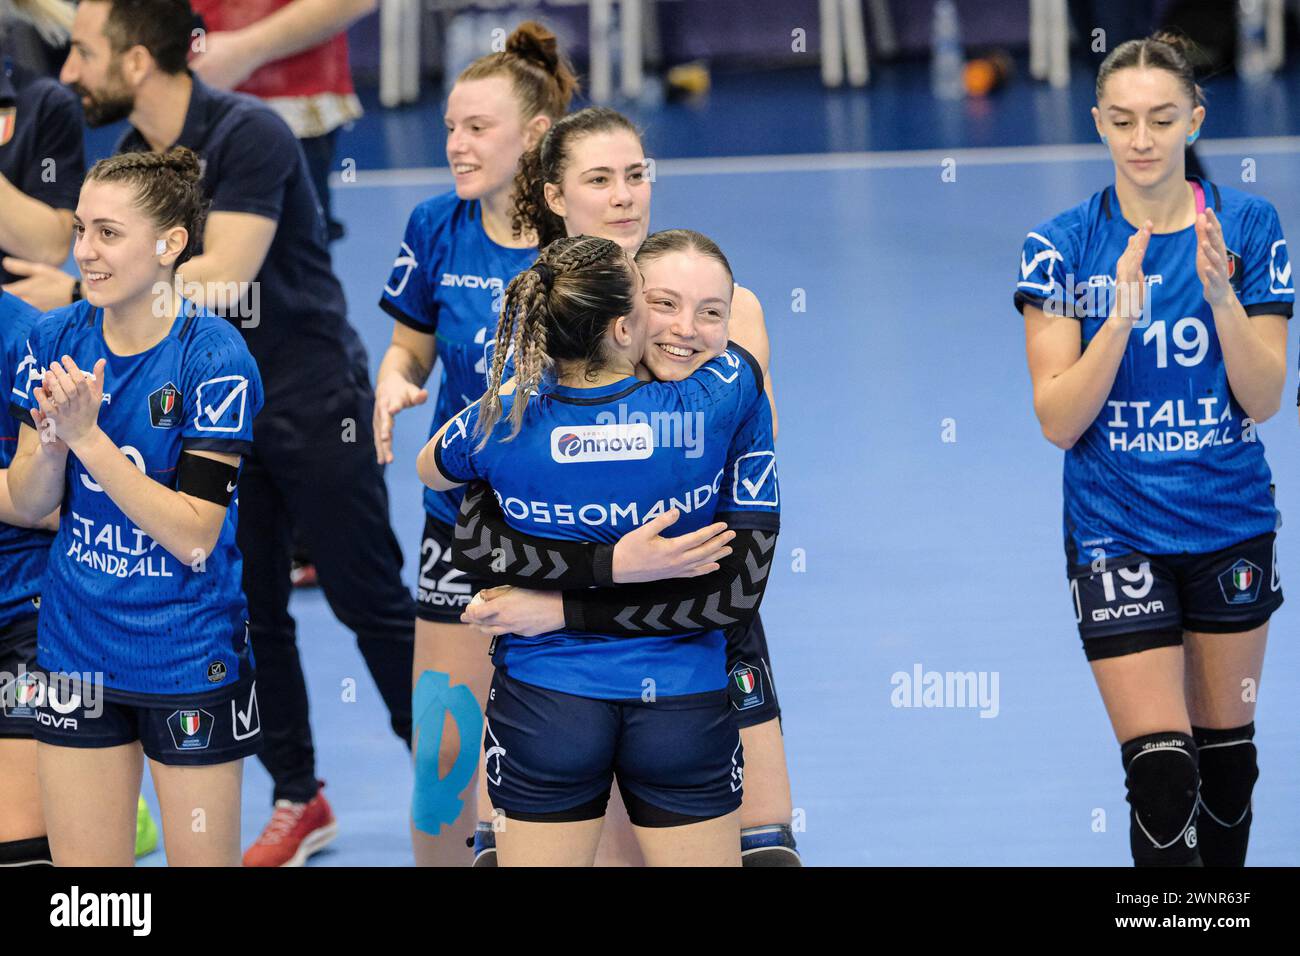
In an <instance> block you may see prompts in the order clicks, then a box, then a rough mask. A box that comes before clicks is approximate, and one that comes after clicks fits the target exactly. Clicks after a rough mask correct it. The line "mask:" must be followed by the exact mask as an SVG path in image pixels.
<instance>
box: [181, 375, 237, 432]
mask: <svg viewBox="0 0 1300 956" xmlns="http://www.w3.org/2000/svg"><path fill="white" fill-rule="evenodd" d="M194 404H195V415H194V427H195V429H196V430H198V431H201V432H227V433H229V432H240V431H243V428H244V408H245V406H246V405H247V404H248V379H246V378H245V377H244V376H242V375H219V376H217V377H216V378H210V379H208V380H207V381H206V382H203V383H202V384H201V385H199V388H198V392H197V394H196V395H195V402H194Z"/></svg>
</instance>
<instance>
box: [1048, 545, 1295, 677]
mask: <svg viewBox="0 0 1300 956" xmlns="http://www.w3.org/2000/svg"><path fill="white" fill-rule="evenodd" d="M1068 573H1069V576H1070V591H1071V595H1072V597H1073V599H1074V615H1075V620H1076V622H1077V623H1078V625H1079V637H1080V638H1081V639H1082V640H1083V651H1084V655H1085V656H1086V657H1087V658H1088V660H1090V661H1096V660H1102V659H1105V658H1108V657H1121V656H1124V655H1126V654H1136V653H1138V652H1140V651H1146V650H1151V649H1152V648H1156V647H1177V646H1179V645H1181V644H1182V643H1183V632H1184V631H1197V632H1201V633H1206V634H1237V633H1241V632H1243V631H1251V630H1254V629H1255V628H1257V627H1259V626H1260V625H1262V624H1264V623H1266V622H1267V621H1268V619H1269V618H1270V617H1271V616H1272V614H1273V612H1274V611H1276V610H1277V609H1278V608H1279V607H1281V606H1282V583H1281V581H1280V580H1279V578H1278V572H1277V536H1276V534H1275V533H1274V532H1272V531H1270V532H1268V533H1267V534H1262V535H1259V536H1258V537H1255V538H1250V539H1249V540H1247V541H1243V542H1241V543H1240V544H1236V545H1233V546H1231V547H1228V548H1223V549H1222V550H1219V551H1211V552H1209V553H1207V554H1141V553H1137V554H1130V555H1127V556H1125V557H1122V558H1118V559H1116V560H1114V561H1112V562H1109V565H1108V567H1107V568H1106V569H1105V570H1101V569H1097V570H1095V571H1094V570H1093V569H1092V567H1091V566H1089V565H1086V564H1085V565H1079V566H1077V567H1071V568H1069V569H1068Z"/></svg>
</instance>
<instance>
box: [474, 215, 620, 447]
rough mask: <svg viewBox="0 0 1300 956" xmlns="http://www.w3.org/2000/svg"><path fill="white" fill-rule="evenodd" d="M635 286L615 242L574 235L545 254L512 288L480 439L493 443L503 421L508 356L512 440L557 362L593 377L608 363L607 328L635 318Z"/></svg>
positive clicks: (482, 407) (552, 245) (491, 372)
mask: <svg viewBox="0 0 1300 956" xmlns="http://www.w3.org/2000/svg"><path fill="white" fill-rule="evenodd" d="M635 295H636V282H635V280H634V278H633V276H632V263H631V261H630V260H629V259H628V256H627V253H625V252H624V251H623V249H622V247H621V246H620V245H619V244H618V243H616V242H613V241H611V240H609V239H599V238H597V237H595V236H574V237H572V238H564V239H557V240H556V241H555V242H552V243H550V244H549V245H547V246H546V248H544V249H543V250H542V251H541V253H540V254H539V255H538V257H537V262H536V263H535V264H534V265H533V267H532V268H529V269H526V270H525V271H523V272H521V273H519V275H517V276H515V277H514V278H513V279H511V280H510V284H509V285H508V286H506V294H505V301H504V303H503V305H502V307H501V319H500V321H499V322H498V323H497V335H496V351H495V352H494V353H493V355H492V367H491V369H489V370H488V386H487V391H486V392H485V393H484V395H483V398H482V399H481V401H480V406H479V419H478V427H477V430H476V431H477V433H478V434H481V435H482V436H483V439H482V441H480V442H479V446H478V447H480V448H482V447H483V446H484V445H486V444H487V440H488V436H489V435H490V434H491V433H492V428H493V426H495V425H496V423H497V421H498V419H500V417H501V395H500V392H501V376H502V374H503V373H504V372H505V365H506V356H507V355H508V354H509V353H510V352H511V350H512V349H513V351H514V359H515V392H514V405H513V407H512V408H511V409H510V422H511V426H512V428H511V431H510V435H509V436H508V437H507V438H506V439H504V440H505V441H509V440H510V439H511V438H514V437H515V436H516V435H518V434H519V428H520V426H521V425H522V424H523V418H524V409H525V407H526V406H527V405H528V398H529V396H530V395H532V394H533V392H535V391H536V390H537V386H538V383H540V382H541V379H542V373H543V372H544V371H546V369H547V368H548V367H549V366H551V365H552V364H553V363H555V362H581V363H582V365H583V373H584V374H585V375H590V374H591V373H592V372H594V371H596V370H598V369H599V368H600V367H601V366H602V365H603V364H604V362H603V358H602V355H601V346H602V344H603V342H604V338H605V332H606V330H608V328H609V323H610V322H611V321H612V320H614V319H615V318H617V317H618V316H620V315H627V314H628V313H629V312H631V311H632V308H633V304H634V298H635Z"/></svg>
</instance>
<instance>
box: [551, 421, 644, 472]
mask: <svg viewBox="0 0 1300 956" xmlns="http://www.w3.org/2000/svg"><path fill="white" fill-rule="evenodd" d="M654 448H655V436H654V431H653V430H652V429H651V428H650V425H649V424H648V423H645V422H639V423H636V424H632V423H628V424H625V425H617V424H616V425H560V426H558V427H556V428H553V429H551V457H552V458H554V459H555V460H556V461H558V462H559V463H560V464H562V465H568V464H573V463H576V462H589V461H639V460H641V459H644V458H649V457H650V456H651V455H652V454H654Z"/></svg>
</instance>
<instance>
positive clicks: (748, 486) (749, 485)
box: [740, 455, 776, 498]
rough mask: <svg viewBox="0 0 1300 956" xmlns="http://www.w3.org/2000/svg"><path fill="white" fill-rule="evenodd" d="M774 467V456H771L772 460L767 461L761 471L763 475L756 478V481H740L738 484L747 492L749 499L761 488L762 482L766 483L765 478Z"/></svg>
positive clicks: (746, 479)
mask: <svg viewBox="0 0 1300 956" xmlns="http://www.w3.org/2000/svg"><path fill="white" fill-rule="evenodd" d="M775 467H776V456H775V455H773V456H772V460H771V461H769V462H768V463H767V467H766V468H764V469H763V473H762V474H761V475H759V476H758V481H750V480H749V479H748V478H742V479H741V480H740V483H741V484H742V485H744V486H745V490H746V491H748V492H749V494H750V497H751V498H752V497H753V496H754V495H756V494H758V489H759V488H762V487H763V482H765V481H767V476H768V475H770V474H772V469H773V468H775Z"/></svg>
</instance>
